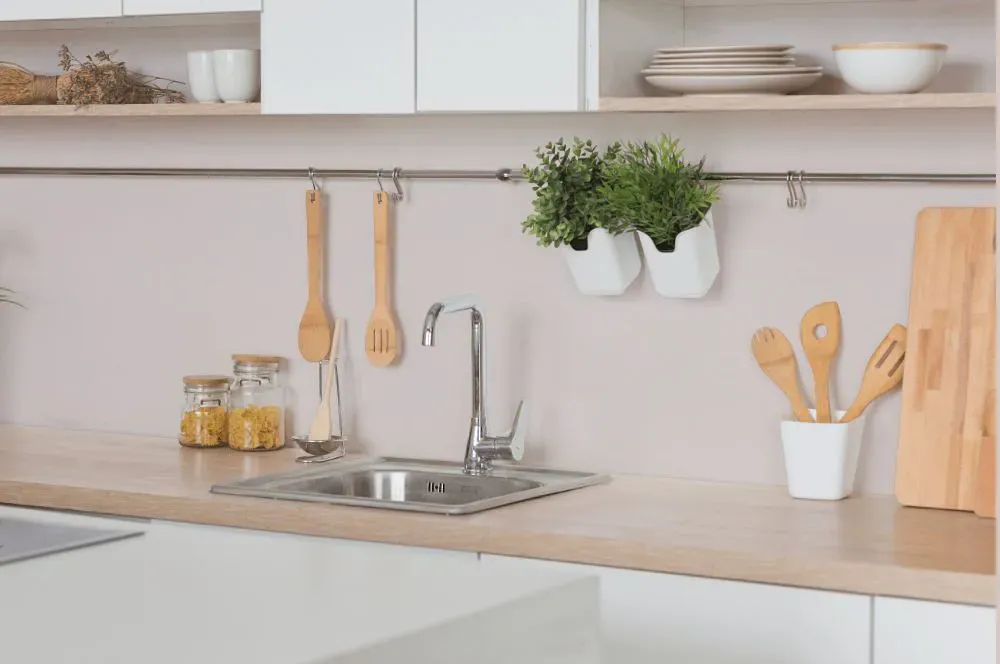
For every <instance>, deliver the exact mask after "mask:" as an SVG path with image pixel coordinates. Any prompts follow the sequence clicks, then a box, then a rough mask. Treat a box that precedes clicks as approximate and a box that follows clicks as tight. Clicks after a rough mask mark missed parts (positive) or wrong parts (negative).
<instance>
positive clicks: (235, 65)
mask: <svg viewBox="0 0 1000 664" xmlns="http://www.w3.org/2000/svg"><path fill="white" fill-rule="evenodd" d="M212 58H213V64H214V67H213V69H214V74H215V88H216V90H217V91H218V93H219V97H221V98H222V101H224V102H225V103H227V104H246V103H249V102H252V101H255V100H256V99H257V95H259V94H260V51H251V50H246V49H227V50H221V51H213V52H212Z"/></svg>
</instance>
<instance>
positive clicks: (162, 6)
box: [121, 0, 264, 16]
mask: <svg viewBox="0 0 1000 664" xmlns="http://www.w3.org/2000/svg"><path fill="white" fill-rule="evenodd" d="M263 1H264V0H121V2H122V9H123V10H124V12H125V15H126V16H156V15H167V14H225V13H229V12H259V11H260V10H261V8H262V5H263Z"/></svg>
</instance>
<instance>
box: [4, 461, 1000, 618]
mask: <svg viewBox="0 0 1000 664" xmlns="http://www.w3.org/2000/svg"><path fill="white" fill-rule="evenodd" d="M123 498H124V499H127V500H123ZM225 498H226V500H225V505H224V506H223V505H222V503H220V506H219V508H218V509H212V510H199V509H198V508H199V507H201V506H203V503H204V501H203V500H201V499H198V500H196V499H190V498H183V497H177V496H160V495H152V494H146V493H141V492H132V491H120V490H108V489H92V488H80V487H61V490H60V491H53V490H52V487H51V485H46V484H32V483H25V482H16V481H0V503H3V504H8V505H13V506H19V507H29V508H30V507H35V508H47V509H58V510H68V511H73V512H87V513H94V514H100V515H105V516H112V517H114V516H118V517H131V518H142V519H155V520H163V521H176V522H183V523H194V524H200V525H209V526H222V527H230V528H246V529H252V530H260V531H268V532H277V533H287V534H296V535H306V536H316V537H329V538H340V539H348V540H359V541H369V542H377V543H384V544H393V545H399V546H418V547H425V548H435V549H445V550H456V551H470V552H476V553H485V554H493V555H503V556H512V557H521V558H535V559H541V560H551V561H556V562H565V563H574V564H582V565H596V566H604V567H613V568H619V569H631V570H637V571H647V572H657V573H665V574H681V575H688V576H698V577H705V578H713V579H723V580H732V581H741V582H751V583H765V584H773V585H782V586H791V587H798V588H808V589H814V590H828V591H833V592H844V593H854V594H864V595H878V596H888V597H902V598H907V599H917V600H927V601H940V602H950V603H959V604H972V605H982V606H995V605H996V577H995V576H994V575H988V574H971V573H960V572H948V571H941V570H932V569H920V568H907V567H900V566H895V565H876V564H871V563H856V562H849V561H844V562H836V563H831V562H829V561H816V562H812V561H809V560H805V559H800V558H791V557H787V558H776V557H774V556H767V555H748V554H747V553H745V552H741V553H734V552H726V551H721V550H717V549H694V548H679V547H655V546H647V547H645V550H643V551H641V552H640V553H638V554H637V552H636V550H635V549H636V548H635V544H634V543H625V542H619V541H616V540H612V539H604V538H594V537H586V536H579V535H569V534H563V533H551V534H546V535H545V536H544V537H540V536H538V535H537V534H532V533H512V532H508V531H503V532H500V531H494V529H491V528H488V527H484V526H481V525H477V524H470V523H466V522H464V521H459V520H458V519H457V518H456V517H441V518H442V519H443V521H442V528H429V529H410V530H408V531H407V532H405V533H404V534H402V535H400V533H399V532H398V531H397V530H396V529H394V528H380V527H379V526H378V525H377V524H374V525H372V524H365V525H358V524H357V523H356V522H345V521H338V520H336V519H334V520H331V521H330V522H317V521H311V522H304V521H296V522H294V523H291V524H289V523H287V522H286V523H281V519H278V518H275V515H272V514H270V513H269V511H268V510H267V508H266V507H267V506H262V505H261V504H260V503H256V502H255V509H252V510H242V509H236V508H238V507H239V504H240V502H242V501H243V500H248V501H249V500H254V499H241V498H234V497H228V496H227V497H225ZM228 507H233V508H234V509H231V510H230V509H227V508H228ZM358 509H361V508H358ZM567 552H572V553H567ZM623 561H626V562H624V563H623Z"/></svg>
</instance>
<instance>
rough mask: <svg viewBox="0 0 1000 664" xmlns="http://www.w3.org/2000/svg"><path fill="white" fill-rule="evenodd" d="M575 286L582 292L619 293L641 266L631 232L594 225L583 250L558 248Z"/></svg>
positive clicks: (629, 282) (637, 274)
mask: <svg viewBox="0 0 1000 664" xmlns="http://www.w3.org/2000/svg"><path fill="white" fill-rule="evenodd" d="M560 250H561V251H562V254H563V257H564V258H565V259H566V264H567V265H568V266H569V271H570V272H571V273H572V274H573V280H574V281H575V282H576V287H577V288H578V289H579V290H580V292H581V293H583V294H584V295H621V294H622V293H624V292H625V289H626V288H628V287H629V284H631V283H632V282H633V281H635V278H636V277H638V276H639V271H640V270H641V269H642V260H641V259H640V258H639V248H638V247H637V246H636V243H635V233H632V232H628V233H623V234H621V235H610V234H609V233H608V232H607V231H606V230H604V229H603V228H595V229H594V230H592V231H590V233H589V234H588V235H587V249H586V250H585V251H577V250H576V249H573V248H572V247H570V246H568V245H563V246H562V247H560Z"/></svg>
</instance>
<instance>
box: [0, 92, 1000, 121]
mask: <svg viewBox="0 0 1000 664" xmlns="http://www.w3.org/2000/svg"><path fill="white" fill-rule="evenodd" d="M975 108H996V94H994V93H992V92H945V93H927V94H915V95H855V94H845V95H787V96H782V95H776V96H766V95H761V96H747V97H737V96H733V97H708V96H705V97H699V96H690V97H606V98H603V99H601V101H600V107H599V109H598V110H599V111H600V112H602V113H697V112H713V111H851V110H854V111H866V110H905V109H975ZM248 115H260V104H109V105H95V106H82V107H80V108H76V107H75V106H0V117H2V116H21V117H66V116H98V117H197V116H212V117H230V116H248Z"/></svg>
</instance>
